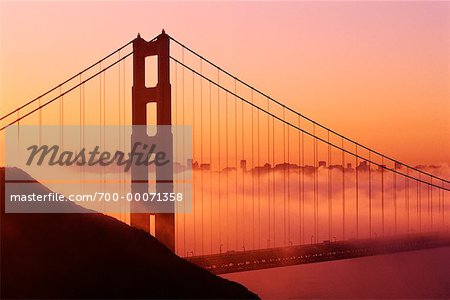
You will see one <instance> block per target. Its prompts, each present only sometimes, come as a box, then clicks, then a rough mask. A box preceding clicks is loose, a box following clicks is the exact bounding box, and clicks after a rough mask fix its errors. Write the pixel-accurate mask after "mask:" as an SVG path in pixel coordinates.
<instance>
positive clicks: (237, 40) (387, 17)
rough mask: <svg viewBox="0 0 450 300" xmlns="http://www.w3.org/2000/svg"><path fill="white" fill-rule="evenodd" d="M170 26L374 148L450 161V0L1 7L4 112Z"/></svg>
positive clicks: (419, 160)
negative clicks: (138, 34)
mask: <svg viewBox="0 0 450 300" xmlns="http://www.w3.org/2000/svg"><path fill="white" fill-rule="evenodd" d="M162 28H165V30H166V32H167V33H169V34H170V35H172V36H173V37H175V38H177V39H178V40H180V41H182V42H183V43H185V44H187V45H189V46H190V47H192V48H194V49H195V50H196V51H197V52H199V53H201V54H202V55H204V56H205V57H207V58H210V59H211V60H212V61H214V62H216V63H218V64H219V65H221V66H223V67H224V68H225V69H226V70H229V71H230V72H231V73H232V74H236V75H237V76H238V77H240V78H242V79H243V80H244V81H246V82H249V83H251V84H253V85H254V86H255V87H257V88H259V89H261V90H262V91H265V92H266V93H267V94H269V95H271V96H272V97H274V98H276V99H278V100H280V101H281V102H283V103H285V104H286V105H288V106H290V107H292V108H294V109H295V110H297V111H299V112H301V113H303V114H304V115H306V116H309V117H311V118H312V119H314V120H316V121H318V122H320V123H322V124H324V125H326V126H328V127H330V128H332V129H334V130H336V131H338V132H340V133H342V134H344V135H346V136H349V137H350V138H353V139H355V140H357V141H359V142H360V143H362V144H364V145H367V146H371V147H373V148H374V149H376V150H378V151H380V152H384V153H386V154H387V155H390V156H392V157H394V158H397V159H399V160H401V161H403V162H405V163H408V164H412V165H416V164H448V163H450V155H449V153H450V121H449V120H450V119H449V116H450V2H384V1H383V2H282V3H278V2H168V3H160V2H103V1H102V2H87V1H80V2H63V3H57V2H52V1H50V2H1V3H0V39H1V41H0V48H1V52H0V70H1V97H0V99H1V100H0V115H4V114H6V113H8V112H9V111H11V110H13V109H14V108H15V107H17V106H19V105H21V104H23V103H25V102H27V101H28V100H30V99H32V98H34V97H35V96H37V95H38V94H40V93H42V92H43V91H45V90H47V89H48V88H50V87H53V86H54V85H56V84H58V83H59V82H61V81H63V80H64V79H66V78H68V77H70V76H71V75H73V74H75V73H77V72H78V71H79V70H81V69H83V68H84V67H86V66H87V65H89V64H91V63H92V62H94V61H97V60H98V59H99V58H101V57H103V56H105V55H106V54H107V53H109V52H111V51H112V50H114V49H116V48H118V47H119V46H120V45H122V44H124V43H126V42H127V41H129V40H131V39H133V38H134V37H135V36H136V34H137V33H138V32H140V33H141V35H142V36H143V37H144V38H146V39H150V38H152V37H154V36H155V35H157V34H158V33H160V31H161V29H162ZM129 93H131V90H130V91H129ZM1 138H2V139H3V138H4V135H1ZM2 143H3V141H2ZM2 156H3V155H2ZM0 162H1V160H0Z"/></svg>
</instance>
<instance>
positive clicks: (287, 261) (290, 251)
mask: <svg viewBox="0 0 450 300" xmlns="http://www.w3.org/2000/svg"><path fill="white" fill-rule="evenodd" d="M446 246H450V235H444V234H439V233H432V234H421V235H414V236H397V237H389V238H374V239H365V240H348V241H342V242H324V243H322V244H312V245H302V246H289V247H279V248H272V249H259V250H250V251H238V252H227V253H222V254H214V255H205V256H193V257H189V258H187V260H189V261H190V262H192V263H194V264H196V265H198V266H200V267H202V268H204V269H206V270H209V271H211V272H212V273H215V274H224V273H233V272H243V271H251V270H257V269H266V268H275V267H282V266H291V265H299V264H308V263H316V262H323V261H330V260H338V259H349V258H356V257H363V256H371V255H378V254H387V253H396V252H404V251H413V250H421V249H429V248H437V247H446Z"/></svg>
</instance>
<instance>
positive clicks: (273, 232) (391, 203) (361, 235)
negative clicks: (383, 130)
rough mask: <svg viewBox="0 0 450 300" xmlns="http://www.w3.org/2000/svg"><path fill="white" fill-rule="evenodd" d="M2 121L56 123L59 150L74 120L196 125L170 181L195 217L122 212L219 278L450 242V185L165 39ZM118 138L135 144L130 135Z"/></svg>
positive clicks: (131, 46) (118, 55) (118, 53)
mask: <svg viewBox="0 0 450 300" xmlns="http://www.w3.org/2000/svg"><path fill="white" fill-rule="evenodd" d="M152 59H153V60H152ZM155 59H156V60H155ZM130 60H132V63H130ZM130 92H131V93H130ZM0 121H1V122H2V123H1V124H0V131H5V130H6V129H7V128H14V129H15V130H16V133H17V137H18V140H20V132H21V131H20V129H21V126H24V125H38V126H39V127H40V128H41V127H42V126H45V125H57V126H59V127H60V130H59V138H60V139H59V140H60V145H61V146H63V145H64V142H65V140H66V139H67V138H66V139H65V136H64V126H66V125H79V126H80V133H79V139H80V144H81V143H82V141H83V139H84V137H85V135H86V133H85V132H84V131H85V130H86V129H85V128H86V126H88V125H98V126H101V127H105V126H108V125H119V126H122V125H123V126H124V125H147V124H158V125H183V126H185V125H189V126H192V134H193V141H192V148H193V149H192V151H193V157H192V159H189V160H188V161H186V164H187V165H189V166H192V177H191V178H189V177H187V178H186V177H185V175H181V176H177V177H176V178H173V174H172V178H171V179H169V180H164V183H167V182H169V183H175V184H176V182H177V181H183V182H188V183H191V184H192V190H193V207H192V213H190V214H187V213H177V212H176V211H175V213H157V214H143V213H130V211H129V209H127V208H124V210H123V212H122V213H120V214H115V215H114V216H115V217H117V218H118V219H120V220H122V221H124V222H127V223H130V225H132V226H135V227H138V228H141V229H143V230H145V231H148V232H151V233H152V234H154V235H155V236H156V237H157V238H158V239H159V240H160V241H161V242H162V243H163V244H165V245H166V246H167V247H168V248H170V249H172V250H173V251H175V252H176V253H177V254H178V255H180V256H182V257H186V258H187V259H189V260H190V261H192V262H194V263H196V264H198V265H201V266H203V267H205V268H207V269H209V270H211V271H212V272H216V273H226V272H235V271H244V270H251V269H259V268H267V267H275V266H282V265H293V264H301V263H310V262H317V261H324V260H331V259H343V258H351V257H359V256H365V255H373V254H378V253H386V252H395V251H406V250H413V249H421V248H428V247H437V246H442V245H448V244H450V243H449V238H448V230H449V228H450V223H449V221H448V219H447V214H448V212H449V204H448V201H446V200H447V199H448V193H449V191H450V181H449V180H447V179H445V178H443V177H442V176H441V175H438V174H435V172H433V170H432V169H430V168H426V167H414V166H411V165H408V164H405V163H403V162H401V161H400V160H397V159H394V158H392V157H389V156H387V155H385V154H382V153H380V152H378V151H376V150H374V149H372V148H370V147H368V146H365V145H362V144H360V143H358V142H357V141H354V140H352V139H350V138H349V137H346V136H344V135H342V134H340V133H338V132H336V131H334V130H332V129H330V128H328V127H326V126H324V125H322V124H319V123H318V122H315V121H314V120H312V119H311V118H309V117H307V116H304V115H303V114H301V113H299V112H297V111H296V110H294V109H292V108H290V107H288V106H286V105H284V104H283V103H282V102H281V101H278V100H276V99H274V98H272V97H270V96H269V95H268V94H267V93H264V92H262V91H261V90H259V89H257V88H255V87H253V86H252V85H250V84H248V83H246V82H244V81H243V80H241V79H239V78H238V77H236V76H234V75H232V74H231V73H230V72H228V71H226V70H225V69H223V68H221V67H220V66H219V65H217V64H215V63H213V62H212V61H211V60H209V59H207V58H205V57H203V56H202V55H200V54H198V53H197V52H196V51H194V50H192V49H191V48H189V47H187V46H186V45H184V44H183V43H181V42H179V41H178V40H176V39H174V38H173V37H171V36H169V35H167V34H166V33H165V32H164V31H163V33H162V34H160V35H158V36H157V37H155V38H154V39H152V40H150V41H145V40H144V39H142V38H141V37H140V36H139V35H138V37H137V38H135V39H134V40H132V41H130V42H128V43H126V44H125V45H123V46H122V47H120V48H118V49H117V50H115V51H114V52H112V53H110V54H108V55H107V56H105V57H104V58H102V59H100V60H99V61H97V62H95V63H94V64H92V65H90V66H89V67H87V68H85V69H83V70H82V71H81V72H79V73H77V74H75V75H74V76H72V77H70V78H68V79H67V80H65V81H63V82H62V83H60V84H58V85H57V86H55V87H54V88H52V89H50V90H48V91H47V92H45V93H43V94H41V95H39V96H38V97H36V98H35V99H32V100H30V101H28V102H26V103H25V104H23V105H21V106H19V107H17V108H16V109H14V110H13V111H11V112H10V113H8V114H6V115H4V116H2V117H1V118H0ZM104 135H105V134H104ZM104 135H103V137H102V138H103V139H104V138H105V136H104ZM117 139H118V141H119V144H122V145H123V146H126V145H127V144H129V142H130V141H129V140H127V139H126V135H125V132H124V131H121V130H118V132H117ZM103 143H104V140H103ZM172 150H173V151H179V149H172ZM181 155H182V154H181ZM174 172H175V173H176V172H177V171H176V170H175V171H174ZM103 176H104V178H106V177H107V175H106V174H103ZM117 176H118V179H119V180H120V183H119V184H121V185H126V184H130V183H131V182H133V180H134V179H133V176H134V175H133V172H131V174H118V175H117ZM146 176H147V175H146ZM156 176H157V178H156V185H157V186H156V189H158V182H159V181H162V180H158V175H156ZM147 179H148V178H147V177H146V178H145V180H144V181H148V180H147ZM131 188H132V189H133V187H131ZM139 189H140V191H145V190H147V191H148V185H144V186H141V187H140V188H139ZM149 255H151V253H149Z"/></svg>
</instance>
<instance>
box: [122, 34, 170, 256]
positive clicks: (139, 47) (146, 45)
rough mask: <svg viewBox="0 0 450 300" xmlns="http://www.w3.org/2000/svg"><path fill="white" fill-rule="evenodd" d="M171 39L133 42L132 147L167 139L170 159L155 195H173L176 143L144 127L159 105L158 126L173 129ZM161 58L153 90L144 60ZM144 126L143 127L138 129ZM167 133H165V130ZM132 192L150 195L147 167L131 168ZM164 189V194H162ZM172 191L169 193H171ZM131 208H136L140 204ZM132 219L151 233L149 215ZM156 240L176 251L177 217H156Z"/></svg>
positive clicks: (163, 36) (162, 36)
mask: <svg viewBox="0 0 450 300" xmlns="http://www.w3.org/2000/svg"><path fill="white" fill-rule="evenodd" d="M169 42H170V40H169V36H168V35H167V34H165V32H164V30H163V32H162V33H161V34H160V35H159V36H158V37H157V38H156V39H155V40H153V41H150V42H147V41H145V40H144V39H142V38H141V37H140V36H139V35H138V36H137V38H136V39H134V41H133V88H132V125H133V130H132V138H131V142H132V145H133V144H134V142H135V141H137V140H141V141H142V138H149V139H151V138H155V137H157V136H158V135H164V136H165V138H164V142H165V143H169V145H166V149H165V151H166V157H167V158H169V159H170V161H171V162H170V164H171V166H170V170H169V172H168V171H167V166H165V167H164V168H165V170H164V171H163V170H161V169H160V167H156V169H155V172H156V192H169V193H170V192H173V166H172V161H173V160H172V157H173V144H172V143H173V139H172V138H169V139H168V138H167V137H168V136H170V137H171V132H168V131H166V132H160V131H161V130H160V129H159V128H158V132H157V133H156V136H153V137H149V136H148V135H147V132H146V129H145V125H147V104H148V103H152V102H153V103H156V110H157V116H156V119H157V122H156V123H157V124H155V125H171V124H172V118H171V116H172V109H171V86H170V65H169V53H170V52H169ZM154 55H156V56H157V57H158V83H157V84H156V86H154V87H146V86H145V58H146V57H148V56H154ZM135 125H144V126H135ZM164 131H165V130H164ZM131 181H132V184H131V191H132V193H133V194H134V193H147V192H149V183H148V166H136V165H135V164H133V165H132V168H131ZM163 189H164V190H163ZM168 189H170V191H169V190H168ZM131 205H134V207H137V205H138V204H137V203H135V202H132V203H131ZM168 205H169V204H168ZM131 211H132V213H131V216H130V222H131V226H133V227H136V228H139V229H143V230H145V231H147V232H150V213H136V212H133V211H135V210H133V207H132V209H131ZM154 215H155V230H154V232H155V236H156V238H157V239H158V240H159V241H160V242H162V243H163V244H164V245H165V246H166V247H168V248H169V249H170V250H172V251H175V215H174V213H155V214H154Z"/></svg>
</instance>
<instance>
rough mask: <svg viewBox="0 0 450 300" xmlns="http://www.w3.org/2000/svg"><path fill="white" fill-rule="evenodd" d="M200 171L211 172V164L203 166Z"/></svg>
mask: <svg viewBox="0 0 450 300" xmlns="http://www.w3.org/2000/svg"><path fill="white" fill-rule="evenodd" d="M200 169H202V170H204V171H209V170H211V165H210V164H201V165H200Z"/></svg>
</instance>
